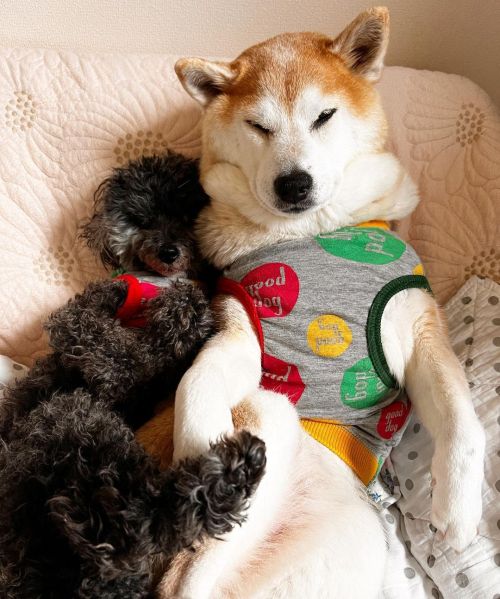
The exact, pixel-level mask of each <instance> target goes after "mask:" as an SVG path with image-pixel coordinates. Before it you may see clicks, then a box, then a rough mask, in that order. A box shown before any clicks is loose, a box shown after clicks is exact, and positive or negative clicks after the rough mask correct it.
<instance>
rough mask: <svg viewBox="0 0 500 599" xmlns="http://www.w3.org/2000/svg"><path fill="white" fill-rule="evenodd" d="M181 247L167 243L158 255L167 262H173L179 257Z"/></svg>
mask: <svg viewBox="0 0 500 599" xmlns="http://www.w3.org/2000/svg"><path fill="white" fill-rule="evenodd" d="M179 254H180V252H179V248H178V247H176V246H175V245H167V246H166V247H164V248H162V249H161V250H160V252H159V254H158V257H159V258H160V260H161V261H162V262H164V263H165V264H172V262H174V261H175V260H176V259H177V258H178V257H179Z"/></svg>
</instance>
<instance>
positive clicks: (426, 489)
mask: <svg viewBox="0 0 500 599" xmlns="http://www.w3.org/2000/svg"><path fill="white" fill-rule="evenodd" d="M446 314H447V317H448V323H449V328H450V337H451V340H452V343H453V348H454V350H455V353H456V354H457V355H458V357H459V359H460V361H461V363H462V364H463V365H464V367H465V371H466V374H467V378H468V381H469V386H470V389H471V394H472V400H473V402H474V407H475V409H476V413H477V415H478V417H479V419H480V421H481V423H482V425H483V427H484V429H485V432H486V464H485V482H484V486H483V519H482V520H481V523H480V525H479V531H478V536H477V537H476V539H475V540H474V542H473V543H472V545H471V546H470V547H468V548H467V549H466V550H465V551H464V552H463V553H461V554H457V553H455V552H454V551H453V549H451V548H450V547H448V545H447V544H446V543H444V542H443V541H442V540H440V538H439V533H436V529H435V528H434V527H433V526H432V525H431V524H430V506H431V498H430V485H431V477H430V463H431V458H432V451H433V448H432V441H431V439H430V436H429V434H428V433H427V431H426V430H425V429H424V427H423V426H422V425H421V424H420V422H418V420H417V419H416V417H415V416H412V421H411V422H410V424H409V426H408V428H407V430H406V432H405V434H404V436H403V439H402V440H401V443H400V444H399V446H398V447H396V448H395V449H394V450H393V451H392V453H391V462H392V466H393V469H394V472H395V474H396V482H397V483H398V486H399V489H397V491H398V492H400V493H401V497H400V499H399V500H398V502H397V506H398V507H399V509H400V510H401V512H402V514H403V518H402V522H401V530H402V533H403V537H404V539H405V541H406V542H407V543H409V546H410V550H411V553H412V555H413V557H415V558H416V559H417V561H418V562H419V564H420V566H421V567H422V568H423V569H424V571H425V572H426V574H427V575H428V576H429V577H430V578H431V579H432V580H433V581H434V583H435V584H436V585H437V587H439V590H440V591H441V593H442V595H443V596H444V597H445V598H446V597H450V598H451V597H454V598H455V597H456V598H460V599H462V598H463V599H479V598H481V599H495V598H497V599H498V598H499V597H500V409H499V407H500V376H499V373H500V285H499V284H497V283H495V282H494V281H491V280H489V279H484V280H482V279H480V278H478V277H472V278H471V279H470V280H469V281H467V283H466V284H465V285H464V286H463V287H462V288H461V289H460V291H459V292H458V293H457V294H456V295H455V296H454V297H453V298H452V299H451V300H450V301H449V302H448V304H447V305H446Z"/></svg>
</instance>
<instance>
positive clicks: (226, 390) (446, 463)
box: [161, 9, 484, 599]
mask: <svg viewBox="0 0 500 599" xmlns="http://www.w3.org/2000/svg"><path fill="white" fill-rule="evenodd" d="M374 21H375V25H377V27H375V28H373V27H372V26H373V25H374ZM387 22H388V18H387V12H386V11H385V10H384V9H373V10H372V11H368V12H367V13H364V14H363V15H361V16H360V17H358V19H357V20H356V21H355V22H354V23H353V24H351V25H350V26H349V27H348V28H347V29H346V31H345V32H343V33H342V34H341V36H339V38H337V41H336V42H335V44H334V48H336V50H335V51H336V52H339V50H338V48H339V47H340V48H341V50H340V52H342V51H344V52H346V53H347V52H351V55H352V56H356V55H355V54H352V49H353V44H355V43H356V41H357V40H358V37H359V36H361V41H363V43H365V42H366V35H368V37H369V39H371V37H370V36H373V35H374V34H373V32H374V31H375V32H378V34H380V32H382V33H381V34H380V35H381V37H380V35H379V37H380V39H378V42H377V40H375V41H374V43H378V46H377V47H376V48H375V49H377V48H378V49H379V50H378V52H374V53H373V56H372V58H371V62H370V63H368V64H364V65H362V68H363V70H362V71H360V72H358V73H357V75H355V76H364V77H366V79H367V80H370V81H371V80H373V79H374V77H375V75H374V73H378V72H379V70H380V67H381V60H382V59H383V52H385V47H386V45H387V39H386V35H387V34H386V30H387ZM353 36H354V37H353ZM356 36H358V37H356ZM338 40H340V41H338ZM285 42H286V40H285V41H284V42H283V44H285V46H286V43H285ZM342 48H344V50H342ZM294 51H295V50H294ZM351 55H347V54H345V56H346V58H345V62H346V63H348V62H349V60H350V59H349V56H351ZM287 57H288V58H287ZM280 60H289V61H291V62H290V64H292V66H293V60H294V53H293V52H292V51H291V52H290V53H289V54H288V55H286V56H285V58H283V57H282V56H281V57H280ZM208 65H211V66H207V63H206V62H204V61H199V60H198V61H192V62H189V61H183V62H182V63H181V65H180V66H179V68H178V72H179V75H180V77H181V80H182V81H183V82H184V84H185V87H186V89H187V90H188V91H189V92H190V93H192V95H193V96H194V97H197V99H198V100H201V101H202V102H203V103H204V104H206V105H207V108H206V118H205V121H204V135H203V139H204V146H203V160H202V181H203V185H204V187H205V189H206V191H207V192H208V193H209V195H210V196H211V198H212V202H211V204H210V206H209V207H208V208H206V209H205V211H204V213H203V214H202V216H201V218H200V220H199V223H198V233H199V238H200V242H201V245H202V250H203V252H204V254H205V255H206V257H207V258H209V259H210V260H211V261H212V262H213V263H214V264H215V265H216V266H218V267H220V268H224V267H225V266H227V265H228V264H230V263H231V262H232V261H233V260H235V259H237V258H238V257H240V256H242V255H244V254H245V253H247V252H249V251H251V250H253V249H255V248H258V247H262V246H268V245H273V244H274V243H276V242H278V241H282V240H286V239H292V238H297V237H304V236H311V235H316V234H318V233H326V232H329V231H331V230H334V229H335V228H338V227H340V226H343V225H350V224H356V223H359V222H361V221H363V220H367V219H388V220H391V219H397V218H403V217H404V216H406V215H407V214H409V213H410V212H411V211H412V210H413V209H414V207H415V205H416V203H417V202H418V194H417V190H416V187H415V185H414V184H413V182H412V181H411V179H410V178H409V177H408V175H407V174H406V173H405V171H404V169H403V168H402V167H401V165H400V163H399V162H398V161H397V159H396V158H395V157H394V156H392V155H391V154H388V153H385V152H382V151H381V148H380V146H381V141H380V139H376V138H377V135H379V137H380V136H381V137H382V139H383V137H384V134H385V133H384V127H383V124H381V122H382V121H381V120H380V106H379V105H378V104H377V109H374V110H368V111H365V112H364V116H363V117H362V118H361V117H359V116H358V117H356V118H354V117H352V115H351V116H349V115H348V114H346V115H345V117H344V125H343V126H342V127H340V133H339V129H335V127H334V126H333V124H332V126H331V128H330V129H328V130H325V131H324V132H323V133H322V135H323V137H322V138H321V139H319V138H316V137H314V132H313V130H312V129H309V133H307V130H306V128H305V126H304V123H305V122H310V121H311V118H312V117H311V114H309V113H308V111H307V108H306V107H304V105H303V104H301V102H303V100H304V98H306V99H307V98H309V101H311V100H310V99H311V97H314V98H316V96H314V94H313V96H311V93H310V89H311V86H312V87H313V88H314V89H316V90H317V89H318V87H317V86H314V82H313V81H312V82H311V86H309V85H307V86H306V87H307V89H306V91H305V93H304V94H301V93H299V94H297V100H296V101H297V103H298V104H299V106H300V107H301V109H300V110H295V109H288V112H287V111H286V110H284V109H283V110H282V113H283V114H285V113H286V115H288V116H286V115H285V116H280V118H282V122H281V125H279V126H281V127H282V129H279V126H278V125H277V124H276V120H275V121H272V119H273V118H276V115H277V114H279V111H276V108H275V106H274V105H272V103H271V105H272V107H271V109H269V101H267V104H266V103H264V104H263V103H262V102H260V103H259V102H257V103H256V104H255V105H254V106H253V108H252V110H253V111H254V112H253V114H254V118H260V119H263V120H264V121H265V122H266V126H269V127H271V126H272V127H273V128H274V129H273V131H274V133H273V136H274V135H275V136H277V137H279V136H280V135H281V134H282V133H283V135H284V138H287V139H291V138H290V135H291V134H290V132H291V131H293V130H295V131H299V133H298V134H297V135H298V137H296V138H294V139H295V141H296V142H297V143H298V144H299V146H298V148H297V146H294V150H293V155H291V154H290V156H288V157H287V156H286V145H285V144H283V143H279V140H277V138H273V139H270V138H267V139H266V140H264V139H260V140H257V142H256V140H255V139H253V138H252V135H255V132H252V131H251V130H247V129H245V127H247V124H246V123H245V119H244V117H246V116H247V114H246V113H245V114H243V116H241V115H240V114H239V113H238V112H237V111H235V112H234V114H233V116H232V119H231V120H230V122H229V123H227V122H226V121H223V120H221V116H220V111H219V112H218V107H219V108H220V106H219V105H220V102H222V100H220V101H219V99H218V96H217V94H219V93H222V94H223V93H224V92H223V90H221V86H222V87H224V86H226V85H231V84H232V83H230V82H229V80H230V79H231V76H230V74H231V73H233V72H234V69H235V68H236V67H235V66H234V65H222V66H221V65H216V66H215V67H214V66H213V63H208ZM352 68H354V67H352ZM357 68H359V67H357ZM214 72H215V75H214ZM221 73H222V75H221ZM214 77H215V78H216V81H214V80H213V78H214ZM204 78H206V79H204ZM207 82H208V83H207ZM207 85H208V87H207ZM210 85H212V87H210ZM207 90H209V91H207ZM315 93H316V92H315ZM208 94H210V95H208ZM340 97H341V96H339V98H340ZM344 100H345V98H344ZM344 100H342V101H343V102H344V104H342V107H341V109H340V108H339V110H342V111H343V112H346V113H347V112H349V111H354V112H355V107H351V106H349V105H348V103H347V104H346V103H345V101H344ZM315 101H316V100H315ZM339 101H341V100H339ZM331 102H332V99H331V97H330V96H328V97H325V100H324V104H322V103H321V100H317V103H316V105H315V107H314V111H316V113H317V112H318V111H320V110H323V109H324V108H325V106H326V107H327V106H329V105H330V103H331ZM263 106H264V107H263ZM266 106H267V108H266ZM241 110H243V109H241ZM244 110H247V111H248V107H246V108H245V109H244ZM259 111H262V112H263V114H260V113H259ZM266 111H267V112H266ZM306 113H307V114H306ZM304 114H306V116H305V117H304ZM242 119H243V120H242ZM266 119H267V120H266ZM285 121H286V122H285ZM363 127H365V128H366V129H367V130H368V133H365V134H363V135H358V133H357V131H358V130H359V129H360V128H361V129H362V128H363ZM349 128H350V129H349ZM347 129H349V131H347ZM353 131H354V133H353ZM339 135H340V136H342V135H345V137H344V140H345V142H346V143H345V145H343V144H342V139H340V138H339ZM307 136H309V137H310V138H311V139H308V138H307ZM306 138H307V139H306ZM334 138H335V139H334ZM360 138H361V139H362V142H361V143H356V142H355V140H356V139H360ZM235 140H236V141H235ZM353 140H354V141H353ZM367 140H368V141H367ZM369 140H372V141H371V142H370V141H369ZM262 142H265V143H262ZM256 143H257V147H256V146H255V144H256ZM265 144H267V145H265ZM370 144H371V147H372V151H370ZM278 146H279V147H278ZM342 147H344V149H345V152H344V153H342V151H341V150H340V149H339V148H342ZM259 148H260V150H259ZM301 148H302V149H303V153H302V154H301V151H300V150H301ZM323 152H324V153H326V154H325V155H326V156H327V157H328V158H329V159H330V161H331V163H332V164H333V165H334V168H333V171H334V172H333V174H332V173H331V172H330V171H329V169H328V164H327V162H325V156H323ZM261 155H263V156H265V159H261ZM320 155H321V160H319V159H318V160H319V163H320V166H318V165H317V164H316V166H315V167H314V166H313V165H312V161H314V159H315V157H317V156H320ZM346 155H347V159H346ZM262 160H264V161H262ZM265 160H269V161H270V164H269V165H268V164H267V163H266V162H265ZM287 161H288V162H287ZM292 163H293V164H294V165H296V164H300V165H301V167H302V168H306V167H307V168H309V167H310V168H309V170H310V172H311V173H313V174H314V181H315V186H314V190H313V199H314V202H313V205H312V206H311V208H310V209H308V210H306V211H304V212H302V213H300V214H294V215H290V214H282V213H280V210H279V209H278V208H277V204H276V203H275V200H274V199H273V195H272V193H271V183H270V181H272V178H273V177H275V176H277V174H279V173H280V172H281V171H282V170H283V168H284V167H283V165H286V164H289V165H290V164H292ZM321 165H322V166H321ZM263 170H264V171H265V172H264V174H263V175H262V171H263ZM259 173H260V174H259ZM219 318H220V322H221V329H220V332H219V333H218V334H217V335H216V336H215V337H214V338H213V339H211V340H210V341H209V342H208V343H207V344H206V346H205V348H204V349H203V350H202V351H201V353H200V354H199V356H198V357H197V359H196V360H195V362H194V364H193V366H192V367H191V368H190V370H189V371H188V372H187V373H186V375H185V376H184V378H183V379H182V381H181V383H180V385H179V388H178V391H177V395H176V408H175V410H176V413H175V426H174V444H175V454H174V457H175V459H181V458H183V457H186V456H190V455H195V454H197V453H199V452H201V451H204V450H205V449H206V448H207V447H208V444H209V442H210V441H211V440H214V439H216V438H217V437H218V436H219V435H220V434H222V433H228V432H229V433H230V432H231V431H232V430H233V421H232V418H231V408H234V407H235V406H237V405H238V404H240V403H241V402H245V405H246V407H247V410H248V409H249V410H250V411H251V413H252V414H253V417H252V418H250V419H249V421H248V427H249V428H250V429H251V430H252V431H253V432H254V433H256V434H258V435H259V436H261V437H262V438H263V439H264V441H265V442H266V446H267V455H268V466H267V471H266V475H265V477H264V479H263V481H262V483H261V485H260V487H259V489H258V491H257V494H256V496H255V498H254V499H253V501H252V504H251V507H250V510H249V517H248V521H247V522H246V524H244V525H243V526H242V527H241V528H237V529H235V530H234V531H233V532H232V533H230V534H229V535H228V536H227V537H226V538H225V539H224V541H210V542H209V543H207V544H206V545H205V546H203V547H201V548H200V550H199V551H198V552H197V553H196V554H194V555H193V554H186V555H184V556H180V557H179V560H178V564H177V565H176V567H175V568H173V569H171V570H170V573H169V574H167V576H166V577H165V579H164V581H163V582H162V585H161V588H162V592H163V597H171V596H173V595H174V594H176V595H177V596H180V597H185V598H189V599H225V598H227V599H229V598H238V599H243V598H254V599H257V598H258V599H278V598H283V599H284V598H287V599H299V598H300V599H302V598H303V597H314V598H325V599H334V598H335V599H346V598H349V599H357V598H360V599H361V598H363V599H369V598H371V597H373V598H375V597H376V596H377V595H378V593H379V590H380V587H381V584H382V580H383V576H384V567H385V559H386V548H385V539H384V535H383V532H382V527H381V525H380V522H379V521H378V516H377V513H376V510H375V509H374V507H373V506H372V505H370V503H369V501H368V500H367V498H366V494H365V492H364V489H363V488H362V485H361V483H360V482H359V481H358V480H357V479H356V477H355V476H354V474H353V473H352V472H351V471H350V470H349V469H348V468H347V466H346V465H345V464H344V463H343V462H342V461H341V460H340V459H339V458H338V457H337V456H335V455H334V454H332V453H330V452H329V451H328V450H326V449H325V448H324V447H322V446H320V445H319V444H318V443H316V442H315V441H314V440H312V439H311V438H309V437H308V436H307V435H306V434H305V433H304V432H303V431H302V430H301V428H300V425H299V423H298V419H297V416H296V413H295V410H294V409H293V408H292V407H291V406H290V405H289V404H288V402H287V400H286V399H285V398H284V397H282V396H279V395H276V394H271V393H269V392H267V391H263V390H259V389H258V386H259V380H260V376H261V368H260V358H261V356H260V348H259V344H258V341H257V338H256V335H255V333H254V330H253V328H252V325H251V323H250V322H249V320H248V317H247V315H246V313H245V311H244V309H243V308H242V307H241V305H240V304H239V303H238V301H237V300H235V299H233V298H230V297H227V298H224V299H223V300H221V301H220V302H219ZM382 342H383V348H384V352H385V356H386V359H387V362H388V365H389V368H390V370H391V371H392V372H393V374H394V375H395V377H396V379H397V380H398V382H400V383H401V384H405V385H406V388H407V390H408V392H409V394H410V396H411V399H412V402H413V405H414V406H415V409H416V410H417V412H418V414H419V416H420V418H421V419H422V421H423V422H424V424H425V426H427V427H428V429H429V431H430V432H431V434H432V436H433V439H434V443H435V453H434V458H433V462H432V478H433V485H434V488H433V498H432V522H433V523H434V525H435V526H436V527H437V528H438V529H439V530H440V531H441V532H442V534H444V535H445V539H446V540H447V541H448V543H449V544H450V545H451V546H452V547H453V548H455V549H456V550H461V549H463V548H464V547H465V546H467V545H468V544H469V543H470V542H471V541H472V539H473V538H474V535H475V534H476V527H477V524H478V522H479V519H480V517H481V481H482V477H483V453H484V434H483V431H482V429H481V427H480V425H479V422H478V420H477V418H476V416H475V414H474V410H473V408H472V404H471V401H470V397H469V391H468V386H467V383H466V380H465V376H464V374H463V372H462V370H461V367H460V365H459V363H458V361H457V358H456V357H455V355H454V354H453V351H452V349H451V347H450V344H449V342H448V339H447V336H446V328H445V324H444V322H443V319H442V316H441V314H440V312H439V310H438V308H437V306H436V304H435V302H434V300H433V299H432V297H431V296H430V295H429V294H427V293H425V292H423V291H421V290H417V289H412V290H407V291H403V292H401V293H399V294H397V295H396V296H394V297H393V298H392V299H391V300H390V302H389V303H388V305H387V307H386V310H385V312H384V315H383V319H382Z"/></svg>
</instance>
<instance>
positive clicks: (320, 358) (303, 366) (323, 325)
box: [219, 226, 430, 484]
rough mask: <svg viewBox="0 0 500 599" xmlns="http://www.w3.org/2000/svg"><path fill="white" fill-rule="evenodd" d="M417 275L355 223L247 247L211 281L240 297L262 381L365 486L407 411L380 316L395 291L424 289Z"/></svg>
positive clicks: (401, 251) (409, 260)
mask: <svg viewBox="0 0 500 599" xmlns="http://www.w3.org/2000/svg"><path fill="white" fill-rule="evenodd" d="M422 273H423V269H422V265H421V263H420V260H419V258H418V256H417V254H416V253H415V251H414V250H413V248H411V247H410V246H408V245H407V244H405V242H403V241H402V240H401V239H400V238H399V237H397V236H396V235H395V234H394V233H392V232H391V231H389V230H385V229H384V228H381V227H378V226H377V227H374V226H358V227H344V228H342V229H339V230H337V231H334V232H333V233H330V234H326V235H319V236H317V237H314V238H309V239H298V240H292V241H286V242H283V243H279V244H276V245H273V246H272V247H266V248H261V249H259V250H256V251H254V252H252V253H250V254H248V255H247V256H244V257H243V258H241V259H239V260H237V261H236V262H235V263H233V264H232V265H231V266H230V267H229V268H228V269H227V270H226V272H225V273H224V274H225V279H222V280H221V282H220V284H219V290H220V291H221V292H223V293H230V294H232V295H235V296H236V297H238V298H239V299H240V301H242V303H243V305H244V306H245V308H246V310H247V313H248V314H249V316H250V318H251V320H252V322H253V324H254V326H255V329H256V331H257V334H258V336H259V338H260V340H261V349H262V379H261V385H262V387H264V388H266V389H271V390H273V391H278V392H281V393H285V394H286V395H287V396H288V397H289V399H290V401H291V402H292V403H293V404H295V405H296V407H297V410H298V412H299V414H300V416H301V419H302V424H303V426H304V428H305V429H306V430H307V431H308V432H309V433H310V434H311V435H312V436H313V437H315V438H316V439H317V440H318V441H320V442H321V443H323V444H324V445H326V446H327V447H329V448H330V449H331V450H332V451H334V452H335V453H336V454H337V455H339V456H340V457H341V458H342V459H343V460H344V461H345V462H346V463H347V464H348V465H349V466H351V467H352V468H353V470H354V471H355V472H356V474H357V475H358V476H359V478H360V479H361V480H362V481H363V482H364V483H365V484H368V483H369V482H370V481H371V480H372V479H373V478H374V477H375V475H376V474H377V472H378V471H379V469H380V467H381V465H382V463H383V462H384V460H385V458H386V457H387V455H388V453H389V451H390V449H391V448H392V447H393V446H394V445H395V444H396V443H397V442H398V441H399V439H400V438H401V436H402V434H403V431H404V428H405V425H406V422H407V419H408V415H409V412H410V403H409V400H408V399H407V397H406V395H405V394H404V392H403V391H402V390H401V389H399V388H398V387H397V384H396V381H395V380H394V377H393V376H392V374H391V373H390V371H389V369H388V367H387V362H386V360H385V356H384V352H383V349H382V342H381V338H380V323H381V319H382V314H383V312H384V309H385V306H386V305H387V302H388V301H389V300H390V299H391V297H393V295H395V294H396V293H398V292H399V291H402V290H403V289H408V288H412V287H417V288H422V289H425V290H429V291H430V288H429V284H428V282H427V279H426V278H425V276H423V274H422ZM236 289H237V290H236Z"/></svg>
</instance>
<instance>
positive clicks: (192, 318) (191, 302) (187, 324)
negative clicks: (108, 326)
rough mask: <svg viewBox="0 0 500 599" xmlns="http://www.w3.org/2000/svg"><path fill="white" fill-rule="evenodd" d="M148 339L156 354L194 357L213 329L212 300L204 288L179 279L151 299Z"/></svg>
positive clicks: (184, 357)
mask: <svg viewBox="0 0 500 599" xmlns="http://www.w3.org/2000/svg"><path fill="white" fill-rule="evenodd" d="M145 314H146V320H147V322H148V325H147V328H146V330H145V338H146V339H148V343H149V344H150V345H151V347H152V348H153V351H154V352H156V353H159V352H162V353H163V355H164V356H165V358H168V359H171V358H172V357H173V358H174V359H175V360H182V359H186V357H188V356H191V357H194V355H193V352H195V351H197V350H198V348H199V346H200V344H201V342H203V341H204V340H205V339H206V338H207V337H208V336H209V335H210V333H211V332H212V329H213V318H212V312H211V310H210V301H209V299H208V297H207V295H206V293H205V291H204V290H203V289H201V288H200V287H198V286H197V285H194V284H192V283H190V282H187V283H186V282H176V283H174V285H173V286H172V287H171V288H169V289H167V290H165V291H162V292H161V293H160V294H159V295H158V296H157V297H155V298H154V299H152V300H151V301H149V302H148V306H147V308H146V312H145Z"/></svg>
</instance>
